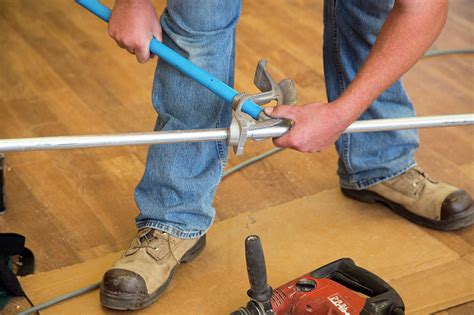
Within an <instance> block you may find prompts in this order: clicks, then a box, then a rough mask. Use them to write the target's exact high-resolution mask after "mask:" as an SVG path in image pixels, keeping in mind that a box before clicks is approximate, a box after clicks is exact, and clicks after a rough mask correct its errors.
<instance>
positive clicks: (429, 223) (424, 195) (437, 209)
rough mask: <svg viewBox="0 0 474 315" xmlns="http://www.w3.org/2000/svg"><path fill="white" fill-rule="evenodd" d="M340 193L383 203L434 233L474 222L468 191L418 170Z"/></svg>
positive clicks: (365, 200)
mask: <svg viewBox="0 0 474 315" xmlns="http://www.w3.org/2000/svg"><path fill="white" fill-rule="evenodd" d="M341 190H342V192H343V194H344V195H346V196H347V197H349V198H352V199H355V200H358V201H362V202H366V203H375V202H380V203H382V204H384V205H385V206H387V207H388V208H390V209H391V210H392V211H393V212H395V213H397V214H399V215H400V216H402V217H404V218H405V219H408V220H410V221H412V222H414V223H416V224H419V225H423V226H426V227H429V228H432V229H435V230H443V231H452V230H458V229H460V228H463V227H466V226H469V225H471V224H472V223H473V222H474V207H473V204H472V199H471V196H470V195H469V194H468V193H467V192H465V191H464V190H462V189H458V188H456V187H453V186H451V185H447V184H444V183H441V182H438V181H435V180H433V179H432V178H430V177H429V176H428V175H427V174H426V173H425V172H424V171H423V170H422V169H421V168H418V167H416V168H412V169H410V170H408V171H406V172H405V173H403V174H402V175H400V176H397V177H395V178H392V179H390V180H387V181H384V182H382V183H379V184H377V185H375V186H372V187H369V188H367V189H365V190H352V189H345V188H341Z"/></svg>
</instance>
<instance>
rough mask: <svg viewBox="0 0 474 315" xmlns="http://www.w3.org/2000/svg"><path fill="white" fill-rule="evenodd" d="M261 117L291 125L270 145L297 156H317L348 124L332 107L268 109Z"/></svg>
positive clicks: (277, 107) (330, 105)
mask: <svg viewBox="0 0 474 315" xmlns="http://www.w3.org/2000/svg"><path fill="white" fill-rule="evenodd" d="M265 113H266V114H268V115H269V116H271V117H274V118H286V119H290V120H292V121H293V122H294V124H293V126H292V127H291V129H290V131H288V132H287V133H286V134H284V135H283V136H281V137H280V138H275V139H273V143H274V144H275V145H276V146H278V147H286V148H290V149H295V150H298V151H301V152H318V151H321V150H323V149H325V148H326V147H328V146H330V145H332V144H333V143H334V142H336V140H337V139H338V138H339V136H340V135H341V134H342V133H343V132H344V130H345V129H346V128H347V127H348V125H349V124H350V123H351V121H348V119H347V118H346V117H343V115H342V114H343V112H341V111H340V110H339V105H337V104H335V103H334V104H325V103H314V104H308V105H303V106H286V105H283V106H276V107H274V108H272V107H268V108H266V109H265Z"/></svg>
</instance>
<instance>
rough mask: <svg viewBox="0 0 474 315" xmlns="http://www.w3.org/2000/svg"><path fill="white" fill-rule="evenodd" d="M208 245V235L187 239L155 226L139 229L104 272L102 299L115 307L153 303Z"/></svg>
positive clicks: (123, 307) (134, 308) (138, 307)
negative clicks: (179, 269)
mask: <svg viewBox="0 0 474 315" xmlns="http://www.w3.org/2000/svg"><path fill="white" fill-rule="evenodd" d="M205 245H206V236H205V235H204V236H202V237H201V238H199V239H189V240H188V239H180V238H177V237H174V236H171V235H169V234H167V233H163V232H161V231H159V230H155V229H152V228H143V229H141V230H139V231H138V235H137V237H136V238H135V239H134V240H133V241H132V244H131V245H130V247H129V248H128V249H127V250H126V251H125V253H124V254H123V255H122V257H121V258H120V259H119V260H118V261H117V262H116V263H115V265H114V266H113V267H112V268H111V269H110V270H108V271H107V272H106V273H105V274H104V278H103V279H102V283H101V285H100V302H101V303H102V305H103V306H105V307H108V308H112V309H116V310H136V309H140V308H144V307H146V306H148V305H150V304H151V303H153V302H154V301H156V300H157V299H158V298H159V297H160V296H161V294H162V293H163V291H164V290H165V289H166V287H167V286H168V285H169V283H170V281H171V278H172V277H173V274H174V273H175V271H176V267H177V266H178V265H179V264H180V263H186V262H190V261H192V260H193V259H194V258H196V257H197V256H198V255H199V253H200V252H201V251H202V250H203V248H204V246H205Z"/></svg>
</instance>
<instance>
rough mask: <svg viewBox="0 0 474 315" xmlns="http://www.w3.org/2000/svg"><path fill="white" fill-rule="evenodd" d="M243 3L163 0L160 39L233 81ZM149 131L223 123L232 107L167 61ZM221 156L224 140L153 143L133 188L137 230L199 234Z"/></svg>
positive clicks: (161, 67) (210, 211)
mask: <svg viewBox="0 0 474 315" xmlns="http://www.w3.org/2000/svg"><path fill="white" fill-rule="evenodd" d="M240 11H241V1H240V0H239V1H227V0H168V3H167V8H166V9H165V11H164V12H163V14H162V16H161V25H162V28H163V41H164V43H165V44H166V45H167V46H169V47H170V48H172V49H173V50H175V51H177V52H178V53H180V54H181V55H182V56H184V57H186V58H188V59H189V60H190V61H191V62H193V63H195V64H196V65H198V66H199V67H201V68H203V69H204V70H206V71H208V72H209V73H210V74H212V75H214V76H215V77H217V78H218V79H220V80H222V81H223V82H225V83H227V84H229V85H233V80H234V49H235V26H236V23H237V21H238V19H239V16H240ZM152 100H153V105H154V107H155V109H156V111H157V112H158V119H157V123H156V127H155V130H162V131H166V130H178V129H183V130H184V129H207V128H220V127H227V126H228V125H229V124H230V120H231V113H232V111H231V107H230V105H229V104H226V103H225V101H223V100H222V99H221V98H220V97H218V96H216V95H214V94H213V93H212V92H210V91H208V90H207V89H206V88H204V87H203V86H201V85H200V84H199V83H196V82H195V81H193V80H192V79H190V78H188V77H186V76H185V75H183V74H181V73H180V72H179V71H178V70H175V69H174V68H172V67H171V66H169V65H168V64H166V63H165V62H162V61H161V60H160V61H158V65H157V70H156V72H155V78H154V82H153V92H152ZM226 160H227V148H226V144H225V142H224V141H217V142H203V143H186V144H166V145H152V146H150V148H149V152H148V157H147V163H146V168H145V174H144V175H143V177H142V179H141V181H140V183H139V184H138V186H137V188H136V190H135V201H136V203H137V205H138V208H139V209H140V214H139V215H138V217H137V218H136V223H137V227H138V228H143V227H153V228H157V229H160V230H162V231H164V232H168V233H170V234H172V235H174V236H177V237H180V238H196V237H200V236H202V235H203V234H204V233H205V232H206V231H207V230H208V229H209V227H210V226H211V224H212V222H213V219H214V215H215V210H214V208H213V207H212V201H213V198H214V194H215V190H216V187H217V185H218V183H219V181H220V179H221V177H222V173H223V170H224V167H225V163H226Z"/></svg>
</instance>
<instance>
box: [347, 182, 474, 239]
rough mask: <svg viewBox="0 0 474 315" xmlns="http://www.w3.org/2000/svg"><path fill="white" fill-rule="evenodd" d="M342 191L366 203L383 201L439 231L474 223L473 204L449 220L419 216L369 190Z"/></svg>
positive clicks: (387, 205) (399, 213)
mask: <svg viewBox="0 0 474 315" xmlns="http://www.w3.org/2000/svg"><path fill="white" fill-rule="evenodd" d="M341 191H342V193H343V194H344V196H346V197H348V198H351V199H354V200H357V201H361V202H365V203H370V204H372V203H381V204H383V205H384V206H386V207H387V208H389V209H390V210H392V211H393V212H395V213H396V214H398V215H399V216H401V217H403V218H405V219H407V220H409V221H411V222H413V223H415V224H418V225H421V226H425V227H428V228H430V229H434V230H438V231H455V230H459V229H462V228H464V227H467V226H470V225H472V224H473V223H474V207H473V205H471V206H470V207H469V209H468V210H466V211H464V212H463V213H460V214H459V215H457V216H455V217H453V218H450V219H449V220H439V221H438V220H432V219H428V218H425V217H422V216H419V215H417V214H415V213H413V212H411V211H409V210H408V209H406V208H405V207H404V206H402V205H400V204H398V203H395V202H393V201H391V200H388V199H387V198H385V197H383V196H381V195H379V194H377V193H375V192H372V191H367V190H360V191H359V190H351V189H345V188H341Z"/></svg>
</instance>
